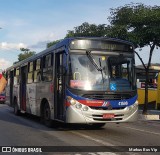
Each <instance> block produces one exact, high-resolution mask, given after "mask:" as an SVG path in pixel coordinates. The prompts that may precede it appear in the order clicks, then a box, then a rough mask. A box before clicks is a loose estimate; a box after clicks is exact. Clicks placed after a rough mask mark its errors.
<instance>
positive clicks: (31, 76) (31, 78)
mask: <svg viewBox="0 0 160 155" xmlns="http://www.w3.org/2000/svg"><path fill="white" fill-rule="evenodd" d="M27 82H28V83H32V82H33V62H29V63H28V79H27Z"/></svg>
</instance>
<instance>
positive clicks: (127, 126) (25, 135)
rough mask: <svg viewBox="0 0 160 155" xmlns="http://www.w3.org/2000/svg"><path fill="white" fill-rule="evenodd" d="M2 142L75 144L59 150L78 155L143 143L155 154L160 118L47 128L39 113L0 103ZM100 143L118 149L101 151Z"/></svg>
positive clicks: (96, 154)
mask: <svg viewBox="0 0 160 155" xmlns="http://www.w3.org/2000/svg"><path fill="white" fill-rule="evenodd" d="M0 146H21V147H23V146H24V147H25V146H33V147H34V146H39V147H40V146H56V147H55V148H57V149H60V152H61V150H63V149H64V150H65V149H67V148H69V149H71V150H72V151H73V146H76V147H74V148H76V151H77V153H70V152H66V153H65V151H64V152H61V153H59V154H76V155H80V154H89V155H105V154H111V155H115V154H124V153H121V152H119V151H118V150H119V149H121V148H123V147H122V146H128V147H127V148H131V149H132V148H133V149H135V148H137V146H139V147H140V148H139V149H143V148H144V149H150V152H149V153H147V154H152V153H154V151H156V150H154V149H152V148H155V146H160V121H143V120H138V121H137V122H135V123H121V124H115V123H108V124H106V126H105V127H104V128H102V129H90V128H85V127H82V126H80V125H72V126H69V125H64V124H59V125H56V126H54V127H53V128H47V127H45V126H44V125H43V124H41V123H40V121H39V119H38V118H37V117H33V116H30V115H29V116H28V115H22V116H15V115H14V114H13V109H12V108H11V107H8V106H7V105H4V104H0ZM88 146H90V147H88ZM97 146H98V147H97ZM99 146H101V147H103V146H110V147H109V148H110V149H112V147H113V148H114V149H115V148H116V149H117V152H113V153H111V152H112V151H111V150H108V152H109V153H106V151H104V150H103V148H102V151H101V148H100V147H99ZM119 146H120V147H119ZM146 146H148V147H147V148H146ZM84 148H85V149H87V148H89V150H87V153H84V152H81V149H84ZM96 149H97V151H95V150H96ZM92 150H94V152H92ZM143 153H144V152H143V151H141V150H137V152H133V151H131V152H127V153H126V154H143ZM37 154H39V153H37ZM49 154H57V153H49ZM145 154H146V152H145Z"/></svg>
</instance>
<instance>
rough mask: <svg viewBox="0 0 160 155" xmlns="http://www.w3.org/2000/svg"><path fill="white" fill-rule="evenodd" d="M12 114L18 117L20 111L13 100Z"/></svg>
mask: <svg viewBox="0 0 160 155" xmlns="http://www.w3.org/2000/svg"><path fill="white" fill-rule="evenodd" d="M14 114H15V115H17V116H19V115H20V110H19V109H18V104H17V100H16V99H15V100H14Z"/></svg>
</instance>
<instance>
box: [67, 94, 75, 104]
mask: <svg viewBox="0 0 160 155" xmlns="http://www.w3.org/2000/svg"><path fill="white" fill-rule="evenodd" d="M67 100H68V102H69V103H70V104H71V105H75V104H76V100H75V99H73V98H71V97H70V96H68V97H67Z"/></svg>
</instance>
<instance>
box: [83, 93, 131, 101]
mask: <svg viewBox="0 0 160 155" xmlns="http://www.w3.org/2000/svg"><path fill="white" fill-rule="evenodd" d="M83 97H85V98H89V99H96V100H125V99H129V98H131V97H132V95H130V94H85V95H83Z"/></svg>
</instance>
